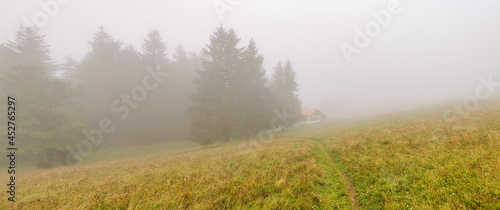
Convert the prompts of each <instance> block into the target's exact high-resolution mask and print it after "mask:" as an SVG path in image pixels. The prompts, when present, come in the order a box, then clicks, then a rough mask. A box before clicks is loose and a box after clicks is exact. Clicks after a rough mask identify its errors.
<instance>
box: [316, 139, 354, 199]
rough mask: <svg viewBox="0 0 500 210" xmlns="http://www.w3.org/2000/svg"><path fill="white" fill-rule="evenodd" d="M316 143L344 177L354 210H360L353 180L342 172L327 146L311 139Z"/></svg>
mask: <svg viewBox="0 0 500 210" xmlns="http://www.w3.org/2000/svg"><path fill="white" fill-rule="evenodd" d="M311 140H313V141H315V142H316V144H317V145H318V148H319V149H320V150H321V153H323V154H325V156H326V157H327V159H328V161H329V162H330V164H331V165H332V166H333V167H335V168H336V169H337V171H338V172H339V173H340V174H341V175H342V178H343V179H344V182H345V183H346V186H347V188H348V191H349V198H350V200H351V206H352V208H353V209H360V206H359V202H358V198H357V197H356V189H355V188H354V186H353V185H352V184H351V179H350V178H349V177H348V176H347V175H346V174H345V173H344V172H343V171H342V170H341V167H339V166H338V164H337V163H336V161H335V160H334V158H333V157H332V155H331V154H330V153H329V152H328V151H327V150H326V149H325V148H326V146H325V145H324V144H323V143H322V142H321V141H319V140H317V139H311Z"/></svg>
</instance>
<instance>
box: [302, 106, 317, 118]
mask: <svg viewBox="0 0 500 210" xmlns="http://www.w3.org/2000/svg"><path fill="white" fill-rule="evenodd" d="M316 111H317V109H311V108H303V109H302V111H301V112H300V114H301V115H303V116H310V115H312V114H314V112H316Z"/></svg>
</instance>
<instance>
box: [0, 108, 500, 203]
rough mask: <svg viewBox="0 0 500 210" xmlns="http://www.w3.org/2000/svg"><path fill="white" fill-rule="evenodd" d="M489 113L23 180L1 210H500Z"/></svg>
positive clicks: (93, 165) (423, 118) (323, 131)
mask: <svg viewBox="0 0 500 210" xmlns="http://www.w3.org/2000/svg"><path fill="white" fill-rule="evenodd" d="M481 106H482V109H481V110H480V111H477V112H474V113H470V116H469V117H460V116H459V117H457V118H454V119H451V120H448V121H443V119H442V116H443V113H444V111H445V110H444V109H434V110H427V111H421V112H408V113H403V114H393V115H385V116H380V117H376V118H372V119H363V120H355V121H350V122H344V123H336V124H321V125H312V126H302V127H298V128H295V129H293V130H290V131H287V132H283V133H277V134H276V135H275V137H274V138H272V139H264V140H262V139H261V140H254V141H250V142H245V141H235V142H231V143H226V144H217V145H212V146H205V147H197V148H194V149H184V150H176V151H170V152H156V153H153V154H141V155H136V156H133V157H129V158H124V159H116V158H114V159H111V158H110V159H107V160H102V161H98V162H94V161H91V162H90V163H87V164H81V165H79V166H75V167H70V168H58V169H52V170H37V171H35V172H33V173H25V174H22V173H21V174H19V175H17V177H18V178H17V179H18V191H17V202H16V203H15V204H13V203H10V202H7V198H6V195H5V197H4V199H2V200H1V201H0V208H1V209H6V208H26V209H33V208H45V209H54V208H56V209H57V208H62V209H68V208H69V209H74V208H84V209H88V208H101V209H107V208H112V209H127V208H131V209H143V208H162V209H164V208H174V209H178V208H189V209H214V208H233V209H247V208H265V209H269V208H271V209H273V208H287V209H290V208H302V209H311V208H318V209H353V208H354V209H357V208H362V209H365V208H370V209H372V208H385V209H409V208H414V209H429V208H436V207H439V208H445V209H458V208H485V209H499V208H500V104H499V103H498V101H494V102H490V103H484V104H481ZM114 152H115V153H117V154H119V153H120V151H114ZM102 157H104V155H103V156H102ZM0 178H1V179H0V180H6V181H7V179H8V177H6V176H2V177H0Z"/></svg>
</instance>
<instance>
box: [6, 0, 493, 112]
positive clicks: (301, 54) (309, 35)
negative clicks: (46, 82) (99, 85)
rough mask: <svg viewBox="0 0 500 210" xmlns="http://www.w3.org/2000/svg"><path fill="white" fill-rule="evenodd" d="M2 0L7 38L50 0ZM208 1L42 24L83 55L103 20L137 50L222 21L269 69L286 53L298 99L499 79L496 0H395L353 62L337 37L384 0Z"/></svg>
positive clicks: (96, 8)
mask: <svg viewBox="0 0 500 210" xmlns="http://www.w3.org/2000/svg"><path fill="white" fill-rule="evenodd" d="M51 1H53V0H51ZM66 1H68V0H66ZM217 1H219V2H221V3H226V4H228V3H227V2H228V1H226V0H217ZM230 1H235V2H237V1H236V0H230ZM0 2H1V3H0V4H1V7H0V13H1V14H2V19H1V20H0V23H1V27H0V42H2V43H3V42H5V41H6V40H7V37H8V34H9V33H11V32H15V31H16V30H17V28H18V26H19V25H20V24H21V23H22V22H23V21H22V19H23V18H27V19H30V20H31V19H32V18H33V16H34V15H35V14H36V13H37V12H41V11H43V10H42V7H41V6H40V5H39V3H40V2H47V0H40V1H36V0H35V1H27V0H25V1H12V0H1V1H0ZM214 2H216V1H215V0H191V1H189V0H184V1H181V0H178V1H167V0H141V1H138V0H103V1H90V0H70V1H69V2H68V3H67V4H65V5H61V8H60V10H59V11H58V13H57V15H56V16H54V17H51V18H49V21H48V23H47V24H46V26H44V27H42V28H41V31H42V33H44V34H46V35H47V41H48V43H49V44H50V45H51V50H52V55H53V57H54V59H55V60H56V61H61V60H62V58H63V57H65V56H66V55H72V56H73V57H75V58H77V59H80V58H82V57H83V55H84V54H85V53H86V52H88V50H89V49H90V47H89V45H88V43H87V42H88V41H89V40H91V38H92V34H93V33H95V32H96V30H97V29H98V27H99V26H104V28H105V29H106V30H107V31H108V32H109V33H110V34H111V35H113V36H114V37H115V38H116V39H119V40H121V41H122V42H123V43H124V44H128V43H131V44H133V45H134V46H135V47H136V49H137V50H141V43H142V41H143V40H144V38H145V36H146V35H147V33H148V32H149V31H150V30H152V29H158V30H160V31H161V33H162V35H163V39H164V41H165V42H166V43H167V45H168V48H169V53H171V52H172V50H173V49H174V48H175V47H176V46H177V45H178V44H179V43H182V44H183V45H184V46H185V47H186V48H187V49H188V50H189V51H199V50H200V49H202V48H203V47H204V46H205V45H206V44H207V43H208V37H209V35H210V34H211V33H212V32H213V31H214V29H215V28H216V27H217V26H218V25H220V24H221V23H222V24H223V26H225V27H228V28H230V27H232V28H234V29H235V30H236V32H237V33H238V35H239V36H240V38H241V46H243V45H246V44H247V43H248V41H249V40H250V38H253V39H254V40H255V42H256V43H257V46H258V48H259V50H260V52H261V53H262V54H263V55H264V56H265V62H264V64H265V68H266V69H267V71H268V74H270V72H271V71H272V67H273V66H274V65H275V64H276V63H277V62H278V60H282V61H285V60H287V59H290V60H291V61H292V63H293V64H294V67H295V69H296V71H297V76H298V81H299V83H300V88H301V90H300V95H301V98H302V100H303V105H304V106H307V107H325V106H324V104H328V103H326V102H329V103H332V104H333V105H334V106H330V107H335V108H336V109H337V111H339V110H340V111H346V112H347V111H351V112H358V111H362V110H365V111H366V110H369V109H374V108H377V107H386V108H387V107H390V108H393V107H397V106H400V105H404V107H408V105H417V104H422V103H427V102H430V101H432V102H438V101H439V100H447V99H450V98H458V99H459V98H460V97H462V98H463V97H465V96H467V95H472V94H474V89H475V87H476V86H477V85H478V84H479V81H478V77H480V76H483V77H485V78H486V77H487V76H488V75H489V74H490V73H496V74H495V77H496V78H498V79H497V80H498V81H500V75H499V74H500V0H419V1H411V0H401V1H400V3H401V8H402V12H401V13H400V14H397V15H393V16H392V21H391V22H390V24H389V25H388V26H387V27H385V28H382V30H381V32H380V34H378V35H377V36H375V37H373V38H371V42H370V44H369V45H368V46H367V47H366V48H364V49H361V53H360V54H354V55H353V56H352V62H351V63H347V62H346V59H345V58H344V55H343V54H342V51H341V49H340V44H341V43H343V42H345V43H348V44H351V45H352V44H353V38H354V36H355V30H354V29H355V28H356V27H359V28H361V29H364V27H365V25H366V24H367V23H369V22H370V21H373V20H374V18H373V17H372V16H371V15H370V12H372V11H374V12H379V11H381V10H385V9H387V8H388V6H387V4H388V2H390V1H389V0H369V1H368V0H363V1H361V0H330V1H327V0H321V1H320V0H316V1H305V0H267V1H266V0H241V1H240V2H241V3H239V4H237V5H235V6H234V7H233V10H232V11H228V12H226V13H225V14H224V20H223V21H221V20H220V19H219V16H218V14H217V12H216V10H215V9H214V6H213V5H214ZM228 5H229V4H228ZM498 92H500V88H499V90H498ZM401 107H403V106H401ZM325 109H326V108H325Z"/></svg>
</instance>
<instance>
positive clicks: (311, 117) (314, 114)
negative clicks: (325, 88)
mask: <svg viewBox="0 0 500 210" xmlns="http://www.w3.org/2000/svg"><path fill="white" fill-rule="evenodd" d="M300 115H301V119H300V124H306V125H308V124H313V123H320V122H325V120H326V115H325V114H323V113H322V112H321V111H319V110H318V109H312V108H303V109H302V111H301V113H300Z"/></svg>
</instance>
